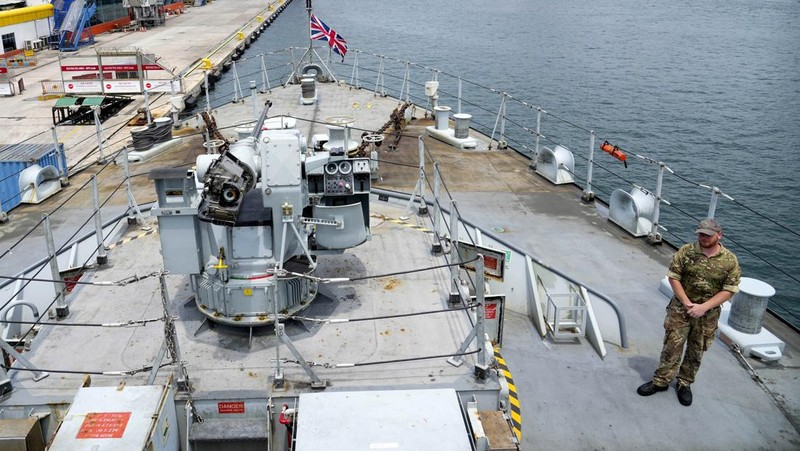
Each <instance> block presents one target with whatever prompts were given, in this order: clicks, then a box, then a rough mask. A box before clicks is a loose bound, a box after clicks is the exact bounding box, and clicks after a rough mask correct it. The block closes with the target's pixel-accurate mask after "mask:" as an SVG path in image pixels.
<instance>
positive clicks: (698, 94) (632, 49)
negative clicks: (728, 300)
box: [212, 0, 800, 326]
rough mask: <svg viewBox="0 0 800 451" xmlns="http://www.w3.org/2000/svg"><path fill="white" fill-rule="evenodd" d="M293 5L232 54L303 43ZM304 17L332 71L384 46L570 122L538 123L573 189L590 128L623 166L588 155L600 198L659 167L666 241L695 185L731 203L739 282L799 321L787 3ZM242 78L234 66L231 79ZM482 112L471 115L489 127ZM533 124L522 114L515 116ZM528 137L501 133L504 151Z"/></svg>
mask: <svg viewBox="0 0 800 451" xmlns="http://www.w3.org/2000/svg"><path fill="white" fill-rule="evenodd" d="M304 6H305V2H301V1H295V2H293V3H292V4H291V5H290V6H289V7H288V8H287V9H286V11H284V13H283V14H282V15H281V17H280V19H279V20H278V21H277V22H276V23H275V24H274V25H273V26H272V27H270V28H269V29H268V30H267V31H266V33H265V34H264V35H263V37H262V38H261V39H259V40H258V41H256V42H255V44H254V45H253V46H252V47H251V48H250V49H249V50H248V51H247V53H246V54H245V57H249V56H252V55H258V54H260V53H264V52H272V51H277V50H280V49H284V48H287V47H306V48H307V47H308V40H307V38H306V36H307V35H306V34H304V33H300V32H298V30H302V29H304V28H307V15H306V10H305V7H304ZM314 11H315V13H316V14H317V16H318V17H319V18H321V19H322V20H323V21H325V22H326V23H327V24H328V25H330V26H331V27H332V28H334V29H335V30H336V31H337V32H339V33H341V34H342V35H343V36H344V37H345V38H346V39H347V41H348V45H349V47H350V49H351V53H349V54H348V55H347V57H346V58H345V60H344V62H343V63H340V62H339V59H338V58H336V56H335V55H334V57H333V59H332V60H331V61H332V64H333V65H334V66H335V69H336V70H337V71H338V73H345V74H350V69H349V66H352V64H353V58H354V56H353V55H354V52H353V51H352V49H359V50H361V51H363V52H365V54H376V55H388V56H392V57H394V58H398V59H401V60H409V61H411V62H413V63H416V64H418V65H422V66H425V67H430V68H435V69H441V70H443V71H446V72H447V73H448V74H452V75H453V76H454V77H459V76H460V77H463V78H464V79H465V80H470V81H472V82H474V83H477V84H479V85H482V86H486V87H490V88H494V89H497V90H498V91H505V92H507V93H508V94H510V95H511V96H513V97H514V98H516V99H520V100H523V101H525V102H527V103H528V104H531V105H536V106H539V107H541V108H543V109H544V110H546V111H547V112H548V114H549V115H550V116H551V117H555V118H559V120H561V121H562V122H563V123H572V124H577V125H579V126H580V127H577V128H572V129H571V130H565V131H563V132H561V130H554V129H551V130H552V131H550V132H548V133H547V135H548V138H549V139H550V140H553V142H557V143H559V144H562V145H565V146H567V147H569V148H570V149H572V150H573V151H574V152H575V154H576V160H578V164H577V166H576V171H575V173H576V178H577V179H578V181H579V183H580V182H581V181H582V180H581V178H582V177H583V178H585V169H583V168H585V160H587V159H588V142H589V140H588V134H587V133H585V131H588V130H594V131H596V133H597V136H598V143H597V145H599V143H600V142H602V140H604V139H607V140H609V141H611V142H612V143H613V144H615V145H618V146H619V147H621V148H623V149H625V150H626V151H627V152H628V155H629V159H628V163H629V164H628V168H623V167H622V165H620V164H615V163H617V162H615V161H614V160H612V159H610V158H608V157H607V156H603V155H602V154H600V156H596V157H595V159H596V161H597V162H598V164H600V165H601V167H600V168H597V167H596V168H595V175H594V177H595V179H594V181H593V189H594V190H595V191H596V193H597V195H598V197H600V198H601V199H605V200H608V198H609V194H610V192H611V191H612V190H613V189H616V188H621V189H625V190H629V189H630V188H631V184H632V183H636V184H638V185H641V186H644V187H646V188H647V189H650V190H652V189H653V188H654V186H655V179H656V174H657V171H658V165H657V164H656V163H655V162H659V161H661V162H664V163H665V164H666V165H667V167H669V169H671V170H672V171H674V172H675V174H674V175H671V174H669V173H668V174H667V175H666V176H665V179H664V191H663V197H664V199H666V200H668V201H669V202H670V204H669V205H668V204H664V205H662V210H661V221H660V222H661V224H662V225H664V227H666V229H667V230H662V234H663V236H664V238H665V239H666V240H668V241H670V242H671V243H673V244H676V245H680V244H682V243H683V242H687V241H691V240H693V232H694V224H696V220H697V219H698V218H702V217H705V216H706V212H707V210H708V205H709V201H710V198H711V194H710V191H709V190H708V189H705V188H702V187H700V186H698V185H700V184H702V185H708V186H715V187H719V188H720V189H721V190H722V192H723V193H725V194H727V195H729V196H731V197H733V198H734V200H733V201H730V200H726V199H721V200H720V203H719V205H718V207H717V210H716V217H717V218H718V219H719V220H720V221H721V222H722V223H723V225H724V227H725V231H726V234H727V236H726V238H725V241H724V242H725V243H726V245H728V246H729V247H730V248H731V249H733V250H734V251H735V252H736V253H737V255H738V256H739V258H740V261H741V263H742V267H743V273H744V275H745V276H749V277H754V278H758V279H761V280H764V281H766V282H768V283H770V284H772V285H773V286H775V288H776V289H777V292H778V294H777V295H776V296H775V297H774V298H773V300H772V302H771V304H770V307H771V308H772V309H773V310H775V311H776V312H777V313H779V314H780V315H782V316H783V317H784V318H785V319H786V320H787V321H789V322H791V323H793V324H795V325H796V326H800V276H798V274H800V260H799V259H797V257H796V256H797V255H799V254H800V227H798V225H797V224H798V220H800V212H798V209H797V207H798V202H797V201H796V198H795V190H796V188H795V185H796V183H794V181H795V178H796V177H795V175H796V173H797V172H798V170H799V169H800V162H799V161H798V159H797V158H796V157H792V156H791V155H792V154H793V153H794V152H795V149H797V147H798V146H800V115H798V114H797V112H798V111H800V45H798V43H800V2H797V1H796V0H772V1H767V2H751V1H746V0H732V1H726V2H722V1H719V0H710V1H704V2H690V1H688V0H677V1H674V2H669V3H652V2H645V3H642V2H635V1H632V0H598V1H588V0H578V1H575V2H562V3H552V2H544V1H541V0H509V1H506V2H500V3H492V4H487V3H486V2H478V1H475V0H463V1H457V0H443V1H439V2H435V3H431V2H423V1H407V2H399V3H398V2H392V1H387V0H350V1H348V2H334V1H332V0H317V1H315V2H314ZM320 45H321V44H320ZM299 52H302V49H300V50H298V55H297V56H299V54H300V53H299ZM320 52H322V50H320ZM321 54H322V55H323V56H326V55H325V54H324V53H321ZM247 73H248V70H247V69H244V65H243V66H242V69H241V70H240V71H239V74H240V75H241V76H242V78H243V81H242V84H243V85H246V80H247V79H248V78H247V75H243V74H247ZM225 77H227V79H226V78H225ZM230 77H231V73H230V72H229V73H227V74H225V75H224V76H223V79H221V80H220V81H219V82H218V83H217V88H216V89H215V90H214V91H213V92H212V96H213V97H212V105H213V104H219V103H222V102H225V101H227V100H229V99H230V96H231V90H232V88H231V86H232V83H230ZM369 77H374V75H370V74H362V78H366V79H367V80H369ZM249 79H256V77H255V76H254V77H250V78H249ZM273 83H277V81H273ZM371 83H375V81H374V80H373V81H371ZM397 83H399V81H397ZM443 83H444V82H443ZM367 84H369V83H367ZM443 88H444V85H443ZM447 89H449V90H450V91H451V92H453V91H454V88H453V87H452V86H449V87H448V88H447ZM417 95H419V94H417ZM485 100H486V104H485V105H484V108H495V109H496V108H497V107H499V105H500V98H499V96H498V97H496V98H487V99H485ZM464 109H465V111H466V112H471V111H467V110H468V107H467V106H465V107H464ZM495 114H496V110H495ZM476 118H479V116H476ZM545 120H547V119H545ZM493 122H494V118H491V117H489V118H487V119H486V120H484V121H483V124H484V125H485V126H487V127H488V130H486V132H487V133H488V132H491V131H492V123H493ZM535 122H536V111H535V109H532V110H531V112H530V115H529V117H528V118H527V120H526V121H525V123H524V124H522V126H523V127H527V128H529V129H534V128H535ZM551 122H552V121H551ZM533 139H534V138H533V136H532V135H530V134H528V135H518V136H513V135H512V134H511V132H509V143H510V144H511V145H512V146H515V144H521V145H526V146H532V141H533ZM515 147H518V146H515ZM636 155H640V156H644V157H647V158H648V159H650V161H648V160H646V159H642V158H636ZM603 157H606V158H603ZM581 164H583V166H581ZM581 184H582V183H581Z"/></svg>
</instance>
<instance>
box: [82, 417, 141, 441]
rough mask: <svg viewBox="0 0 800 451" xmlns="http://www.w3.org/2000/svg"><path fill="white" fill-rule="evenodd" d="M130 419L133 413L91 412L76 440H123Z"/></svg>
mask: <svg viewBox="0 0 800 451" xmlns="http://www.w3.org/2000/svg"><path fill="white" fill-rule="evenodd" d="M130 419H131V412H90V413H88V414H86V418H85V419H84V420H83V423H82V424H81V428H80V429H78V435H77V436H75V438H77V439H90V438H122V435H123V434H124V433H125V428H126V427H128V421H129V420H130Z"/></svg>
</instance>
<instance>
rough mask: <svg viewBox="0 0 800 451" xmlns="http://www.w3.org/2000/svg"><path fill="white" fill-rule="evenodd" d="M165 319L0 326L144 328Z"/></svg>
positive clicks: (0, 322)
mask: <svg viewBox="0 0 800 451" xmlns="http://www.w3.org/2000/svg"><path fill="white" fill-rule="evenodd" d="M164 319H165V318H164V317H163V316H162V317H161V318H150V319H139V320H130V321H125V322H116V323H62V322H57V321H56V322H54V321H42V322H36V321H10V320H9V321H0V324H33V325H37V326H64V327H142V326H145V325H147V324H149V323H155V322H163V321H164Z"/></svg>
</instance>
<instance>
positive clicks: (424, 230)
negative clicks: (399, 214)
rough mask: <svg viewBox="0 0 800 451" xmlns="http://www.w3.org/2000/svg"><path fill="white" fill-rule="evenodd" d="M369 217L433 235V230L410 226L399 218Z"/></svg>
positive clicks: (373, 215)
mask: <svg viewBox="0 0 800 451" xmlns="http://www.w3.org/2000/svg"><path fill="white" fill-rule="evenodd" d="M370 216H372V217H373V218H381V219H383V220H384V221H386V222H391V223H392V224H397V225H401V226H403V227H408V228H409V229H414V230H418V231H420V232H424V233H433V230H430V229H428V228H426V227H423V226H418V225H416V224H410V223H408V222H406V221H404V220H402V219H399V218H389V217H386V216H383V215H379V214H372V215H370Z"/></svg>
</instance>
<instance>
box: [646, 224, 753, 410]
mask: <svg viewBox="0 0 800 451" xmlns="http://www.w3.org/2000/svg"><path fill="white" fill-rule="evenodd" d="M720 238H722V227H721V226H720V225H719V223H718V222H717V221H715V220H714V219H705V220H703V221H701V222H700V225H699V226H698V227H697V242H696V243H690V244H686V245H684V246H683V247H681V248H680V249H679V250H678V252H676V253H675V256H674V257H673V258H672V264H670V266H669V273H668V275H667V277H668V278H669V283H670V285H671V286H672V290H673V292H674V293H675V295H674V296H673V297H672V299H671V300H670V302H669V305H668V306H667V316H666V319H665V320H664V329H665V331H666V333H665V335H664V347H663V348H662V350H661V363H660V364H659V366H658V369H656V371H655V373H654V374H653V380H652V381H650V382H648V383H646V384H644V385H642V386H640V387H639V388H638V389H637V392H638V393H639V394H640V395H642V396H650V395H652V394H654V393H656V392H659V391H664V390H666V389H667V387H668V386H669V383H670V382H671V381H672V379H673V378H674V377H675V376H676V375H677V376H678V387H677V392H678V400H679V401H680V403H681V404H683V405H685V406H688V405H691V404H692V391H691V389H690V388H689V386H690V385H691V384H692V382H694V379H695V375H696V374H697V370H698V369H699V368H700V360H701V359H702V357H703V352H704V351H707V350H708V348H710V347H711V344H712V343H713V342H714V334H715V333H716V331H717V321H718V320H719V314H720V310H721V309H720V305H722V304H723V303H724V302H725V301H727V300H729V299H730V298H731V297H732V296H733V294H734V293H736V292H738V291H739V278H740V275H741V270H740V269H739V262H738V261H737V259H736V256H735V255H734V254H733V252H731V251H729V250H728V249H726V248H725V247H723V246H722V244H721V243H720V242H719V240H720ZM684 346H685V347H686V352H685V354H684ZM682 355H683V360H682V361H681V356H682Z"/></svg>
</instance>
